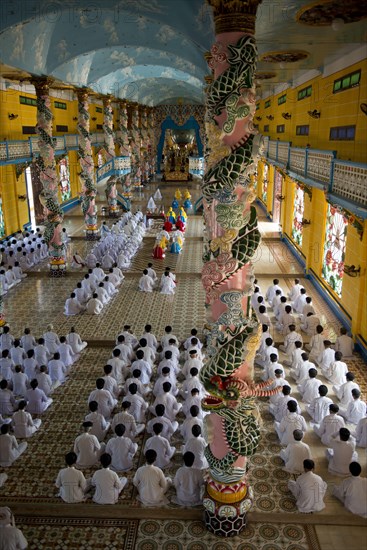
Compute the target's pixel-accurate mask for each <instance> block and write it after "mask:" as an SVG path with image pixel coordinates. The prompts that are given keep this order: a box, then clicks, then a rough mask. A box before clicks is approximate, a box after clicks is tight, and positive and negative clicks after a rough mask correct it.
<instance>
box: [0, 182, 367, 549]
mask: <svg viewBox="0 0 367 550" xmlns="http://www.w3.org/2000/svg"><path fill="white" fill-rule="evenodd" d="M158 185H159V188H160V190H161V192H162V195H163V199H162V205H163V206H164V208H165V210H166V211H167V210H168V207H169V206H170V204H171V202H172V199H173V196H174V192H175V190H176V188H177V187H180V188H181V190H183V189H185V188H186V187H188V189H189V190H190V192H191V194H192V198H193V202H195V200H196V199H197V198H198V197H199V196H200V185H199V183H198V181H197V180H194V182H191V183H189V184H185V185H183V184H176V183H170V184H168V183H160V182H156V183H151V184H150V185H148V186H147V187H145V188H144V189H143V190H140V191H135V193H134V196H133V201H132V211H133V212H135V211H136V210H137V209H138V208H141V209H142V210H143V211H145V208H146V204H147V201H148V199H149V197H150V196H151V195H152V194H153V193H154V191H155V189H156V188H157V186H158ZM103 197H104V193H103V192H101V191H100V190H99V195H98V198H99V203H98V206H99V207H101V206H103V202H102V200H103ZM159 206H161V205H159ZM257 209H258V219H259V228H260V231H261V234H262V244H261V247H260V248H259V251H258V253H257V255H256V258H255V259H254V269H255V274H256V276H257V278H258V283H259V284H260V286H261V289H262V291H263V292H264V293H265V292H266V289H267V286H268V285H269V284H270V283H271V281H272V279H273V278H274V277H278V278H279V279H280V285H281V287H282V288H283V290H284V291H288V290H289V289H290V287H291V284H292V283H293V279H294V277H295V276H298V277H301V278H302V281H301V283H302V284H304V286H305V287H306V289H307V292H308V293H309V294H310V295H311V296H312V297H313V301H314V304H315V308H316V311H317V312H318V313H319V314H320V316H321V319H322V322H323V324H324V325H325V326H326V331H327V333H328V335H329V336H330V338H331V339H334V338H335V335H336V334H337V333H338V330H339V327H340V323H339V321H338V319H337V318H336V317H335V315H334V314H333V312H332V311H331V310H330V308H329V307H328V305H327V304H326V303H325V302H324V301H323V300H322V298H321V297H320V296H319V295H318V293H317V292H316V289H315V288H314V287H313V286H312V285H311V283H310V282H309V281H308V280H307V279H305V278H304V271H303V269H302V268H301V266H300V265H299V264H298V262H297V260H296V259H295V257H294V256H293V255H292V253H291V252H290V250H289V248H287V247H286V245H285V244H284V243H283V242H282V241H281V238H280V237H281V235H280V233H279V226H278V225H277V224H274V223H271V222H269V220H268V219H267V218H266V217H265V215H264V213H263V210H262V209H261V208H260V207H258V208H257ZM106 220H107V223H108V224H109V225H111V223H113V220H111V219H109V218H106ZM160 225H161V222H159V221H158V220H154V221H153V224H152V226H151V227H150V229H149V230H148V231H147V233H146V235H145V237H144V239H143V243H142V246H141V248H140V249H139V250H138V252H137V254H136V256H135V257H134V259H133V261H132V264H131V266H130V267H129V268H128V269H126V270H125V271H124V275H125V280H124V281H123V283H122V285H121V287H120V290H119V292H118V294H117V295H116V297H115V298H113V299H112V301H111V303H110V304H108V305H107V306H105V308H104V309H103V311H102V313H101V314H100V315H99V316H87V315H85V314H83V315H78V316H74V317H66V316H65V315H64V314H63V307H64V303H65V300H66V298H67V297H68V295H69V294H70V292H71V290H72V289H73V288H74V287H75V284H76V282H77V281H78V280H80V279H81V278H82V273H83V274H84V272H85V269H83V270H81V271H79V270H74V269H71V268H70V269H68V273H67V276H66V277H65V278H61V279H53V278H50V276H49V272H48V267H47V262H46V261H45V262H44V263H43V264H39V266H38V267H37V268H33V269H32V270H31V271H30V272H29V273H28V277H27V278H26V279H25V280H24V281H23V282H22V283H21V284H20V285H18V287H17V288H15V289H13V290H10V291H9V292H8V294H7V295H6V296H5V297H4V311H5V316H6V321H7V324H9V326H10V327H11V332H12V333H13V334H14V335H19V336H20V335H21V334H22V332H23V330H24V328H25V327H30V328H31V329H32V332H33V334H34V335H35V337H38V336H40V335H41V334H42V333H43V332H44V331H45V330H46V326H47V325H48V324H49V323H52V324H53V325H54V329H55V331H56V332H57V333H58V334H59V335H64V334H66V333H67V332H68V331H69V330H70V328H71V327H72V326H74V327H75V329H76V331H77V332H78V333H80V335H81V337H82V339H83V340H86V341H87V342H88V347H87V348H86V350H85V351H84V352H82V355H81V358H80V360H79V361H78V362H77V363H75V364H74V365H73V367H72V369H71V373H70V377H69V380H68V381H67V382H66V383H65V384H64V385H63V386H61V387H60V388H58V389H57V390H56V391H55V392H54V394H53V398H54V402H53V404H52V406H51V407H50V408H49V409H48V410H47V411H46V412H45V413H44V414H43V415H42V426H41V429H40V430H39V431H38V432H37V434H36V435H34V436H33V437H32V438H31V439H29V440H28V449H27V451H26V452H25V453H24V454H23V455H22V457H21V458H20V459H19V460H17V461H16V462H15V464H13V465H12V466H11V467H10V468H7V474H8V476H9V477H8V480H7V481H6V483H5V485H4V486H3V487H2V488H1V489H0V499H1V501H2V503H3V505H7V506H10V507H11V509H12V510H13V512H14V513H15V516H16V523H17V526H18V527H20V528H21V529H22V531H23V533H24V535H25V536H26V538H27V539H28V542H29V548H30V549H34V550H41V549H42V550H44V549H51V548H52V549H70V550H72V549H74V550H75V549H78V550H81V549H83V550H87V549H102V548H103V549H109V550H112V549H116V550H117V549H119V550H120V549H121V550H122V549H125V550H133V549H136V550H154V549H156V548H162V549H164V550H168V549H169V550H176V549H177V550H179V549H189V550H207V549H208V548H212V549H213V550H235V549H237V550H252V549H254V550H255V549H256V550H270V549H271V550H282V549H288V550H291V549H292V550H301V549H302V550H329V549H330V550H331V549H334V550H335V549H341V548H344V547H347V548H348V549H349V550H354V549H355V550H357V549H362V548H363V547H364V545H365V540H366V539H365V534H366V531H365V521H364V520H363V519H362V518H360V517H358V516H356V515H352V514H351V513H349V512H348V511H346V510H345V508H343V506H342V505H341V504H340V503H339V502H338V501H337V500H336V499H335V498H334V497H333V496H332V495H331V492H332V488H333V486H334V484H336V483H338V482H339V481H340V478H337V477H336V476H332V475H331V474H330V473H328V471H327V461H326V459H325V456H324V452H325V447H324V446H323V445H321V443H320V442H319V440H318V438H317V437H316V436H315V435H314V434H313V433H311V431H310V429H309V430H308V433H307V434H306V436H305V442H306V443H308V444H309V445H310V446H311V448H312V452H313V458H314V460H315V462H316V473H318V474H319V475H321V476H322V477H323V478H324V479H325V481H327V483H328V491H327V496H326V499H325V503H326V508H325V510H324V511H323V512H321V513H314V514H300V513H298V512H297V509H296V507H295V501H294V499H293V497H292V495H291V493H290V492H289V491H288V489H287V481H288V479H290V478H292V477H293V476H291V475H290V474H288V473H287V472H285V471H284V470H282V465H283V463H282V460H281V459H280V458H279V456H278V453H279V451H280V449H281V447H280V445H279V440H278V438H277V435H276V433H275V432H274V428H273V421H272V417H271V415H270V414H269V413H268V411H267V406H268V398H261V399H260V400H259V403H260V410H261V416H262V440H261V443H260V445H259V448H258V451H257V453H256V454H255V455H254V456H253V457H252V458H251V470H250V482H251V485H252V486H253V487H254V490H255V504H254V508H253V510H252V511H251V512H250V514H249V516H248V518H249V524H248V527H247V528H246V530H245V531H244V532H243V533H242V534H241V536H240V537H235V538H233V539H220V538H217V537H214V536H213V535H211V534H210V533H208V532H207V531H206V529H205V526H204V524H203V522H202V516H203V511H202V509H201V507H195V508H192V509H189V508H180V507H178V506H177V505H174V504H170V505H168V506H167V507H166V508H164V509H153V508H144V507H142V506H140V504H139V502H138V501H137V500H136V490H135V488H134V487H133V484H132V482H131V479H132V477H133V474H134V472H135V470H136V468H137V467H138V466H139V465H141V464H143V462H144V457H143V455H142V447H143V444H144V441H145V440H146V438H147V435H146V433H144V434H143V435H141V436H139V438H138V444H139V449H138V452H137V454H136V455H135V459H134V469H133V470H132V471H131V472H129V473H128V474H127V476H128V478H129V483H128V485H127V486H126V488H125V489H124V491H123V492H122V494H121V496H120V499H119V502H118V504H116V505H114V506H99V505H97V504H93V503H92V502H91V501H90V500H89V501H87V502H86V503H84V504H75V505H68V504H65V503H63V502H62V501H61V500H60V499H59V498H58V497H57V490H56V488H55V485H54V482H55V479H56V476H57V472H58V471H59V469H60V468H62V467H63V462H64V461H63V457H64V454H65V453H66V452H68V451H69V450H70V449H71V448H72V445H73V441H74V439H75V437H76V436H77V435H78V433H79V430H80V425H81V422H82V420H83V419H84V416H85V414H87V412H88V410H87V397H88V395H89V393H90V391H91V390H92V389H93V387H94V380H95V379H96V377H97V376H98V375H99V374H101V373H102V368H103V366H104V364H105V362H106V359H107V358H108V357H109V356H110V353H111V350H112V348H113V345H114V340H115V338H116V336H117V334H118V333H119V330H120V329H122V327H123V325H124V324H131V326H132V330H133V332H134V333H135V334H136V335H140V334H142V332H143V328H144V325H145V324H146V323H147V322H150V323H151V324H152V327H153V332H154V333H155V334H156V335H157V337H160V336H161V335H162V334H163V331H164V327H165V326H166V325H167V324H171V325H172V327H173V331H174V333H175V334H176V335H177V336H178V338H179V339H180V340H184V339H185V338H186V337H187V336H188V335H189V333H190V330H191V328H193V327H197V328H198V329H199V332H200V336H202V329H203V326H204V325H205V305H204V304H205V295H204V291H203V288H202V284H201V277H200V272H201V267H202V260H201V256H202V252H203V230H204V227H203V218H202V216H201V215H199V214H198V215H193V214H192V213H191V214H189V218H188V225H187V230H186V238H185V242H184V246H183V250H182V253H181V254H180V255H178V256H176V255H173V254H170V253H169V252H167V255H166V258H165V259H164V260H152V249H153V245H154V240H155V234H156V232H157V229H158V227H160ZM64 226H65V227H66V228H67V231H68V234H69V235H70V237H71V242H70V244H69V248H68V260H69V261H70V258H71V256H72V254H73V252H74V251H78V252H79V254H80V255H81V256H82V257H85V255H86V253H87V251H88V250H89V249H90V248H91V246H92V244H91V243H90V242H88V241H86V240H85V238H84V233H83V230H84V223H83V217H82V216H81V215H80V210H79V208H75V209H73V210H71V211H70V212H69V213H68V214H67V215H66V216H65V220H64ZM148 261H153V266H154V268H155V269H156V271H157V274H158V276H160V275H161V273H163V269H164V267H165V266H170V267H171V269H172V270H173V271H174V272H175V274H176V278H177V289H176V294H175V295H174V296H163V295H161V294H160V293H159V292H153V293H152V294H147V293H141V292H139V291H138V280H139V278H140V276H141V271H142V269H144V268H145V267H146V265H147V262H148ZM271 315H272V314H271ZM271 330H272V334H273V336H274V340H275V342H276V345H277V346H278V345H279V344H281V343H282V336H281V335H280V334H279V333H278V332H277V331H276V330H275V328H274V324H273V326H272V329H271ZM305 341H307V337H306V338H305ZM281 357H282V355H281ZM347 363H348V367H349V370H351V371H353V372H354V373H355V375H356V377H357V380H358V383H359V384H360V385H361V389H362V391H363V394H364V395H366V391H367V374H366V365H365V363H364V362H363V360H362V359H361V358H360V357H359V356H358V355H356V356H355V358H354V359H353V360H350V361H347ZM259 374H260V368H259V367H255V376H256V379H257V380H259ZM292 385H293V387H294V384H292ZM329 387H330V385H329ZM294 396H295V397H296V398H299V397H300V396H299V395H298V394H297V390H296V389H294ZM302 410H303V411H304V404H303V405H302ZM305 416H306V419H307V420H309V417H308V416H307V413H306V415H305ZM109 437H111V433H110V434H108V436H107V438H109ZM173 443H174V444H175V445H176V447H177V448H178V449H179V448H180V446H181V445H182V438H181V437H180V436H178V435H175V436H174V437H173ZM358 452H359V460H360V462H361V464H362V466H363V473H362V475H365V474H366V453H365V450H364V449H361V448H359V449H358ZM180 463H181V455H180V454H179V453H176V455H175V456H174V458H173V460H172V466H170V467H169V468H168V469H167V470H166V475H170V476H173V475H174V473H175V471H176V469H177V467H178V466H179V465H180ZM1 471H4V469H2V470H1ZM92 473H93V470H86V471H84V474H85V475H86V477H89V476H90V475H91V474H92ZM172 495H173V491H172V490H170V493H169V496H172Z"/></svg>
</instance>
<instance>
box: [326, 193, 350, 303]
mask: <svg viewBox="0 0 367 550" xmlns="http://www.w3.org/2000/svg"><path fill="white" fill-rule="evenodd" d="M347 229H348V220H347V218H346V217H345V216H343V215H342V214H340V213H339V212H338V211H337V209H336V208H334V207H333V206H331V205H330V204H329V205H328V210H327V217H326V234H325V245H324V258H323V265H322V277H323V279H325V281H326V282H327V284H328V285H330V286H331V288H332V289H333V290H334V291H335V292H336V293H337V294H338V296H341V293H342V285H343V275H344V257H345V244H346V240H347Z"/></svg>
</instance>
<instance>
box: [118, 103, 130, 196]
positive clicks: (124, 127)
mask: <svg viewBox="0 0 367 550" xmlns="http://www.w3.org/2000/svg"><path fill="white" fill-rule="evenodd" d="M119 130H120V138H119V140H118V141H119V145H120V155H121V156H122V157H127V156H130V145H129V131H128V116H127V104H126V101H121V102H120V103H119ZM130 184H131V182H130V174H127V175H126V176H125V179H124V181H123V183H122V187H123V190H124V193H129V191H130V189H129V188H130Z"/></svg>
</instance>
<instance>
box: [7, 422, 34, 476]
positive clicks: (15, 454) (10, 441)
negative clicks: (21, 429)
mask: <svg viewBox="0 0 367 550" xmlns="http://www.w3.org/2000/svg"><path fill="white" fill-rule="evenodd" d="M9 429H10V424H3V425H2V426H1V428H0V466H2V467H3V468H7V467H8V466H11V465H12V464H13V462H15V460H17V458H19V457H20V455H21V454H22V453H24V451H25V450H26V448H27V446H28V444H27V443H26V442H25V441H22V443H18V441H17V440H16V438H15V436H14V435H10V434H9Z"/></svg>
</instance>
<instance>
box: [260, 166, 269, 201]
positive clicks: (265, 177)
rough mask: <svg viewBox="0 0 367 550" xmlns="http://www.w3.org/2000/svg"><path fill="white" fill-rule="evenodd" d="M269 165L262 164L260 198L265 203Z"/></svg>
mask: <svg viewBox="0 0 367 550" xmlns="http://www.w3.org/2000/svg"><path fill="white" fill-rule="evenodd" d="M268 172H269V166H268V165H267V164H264V173H263V188H262V197H261V198H262V200H263V202H264V203H265V204H266V203H267V200H268V184H269V179H268V178H269V173H268Z"/></svg>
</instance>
